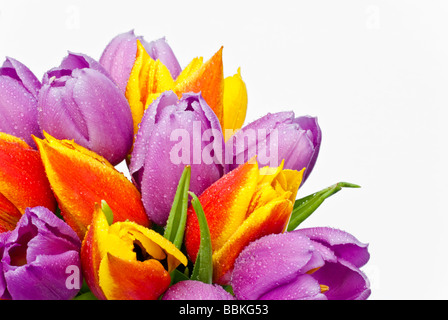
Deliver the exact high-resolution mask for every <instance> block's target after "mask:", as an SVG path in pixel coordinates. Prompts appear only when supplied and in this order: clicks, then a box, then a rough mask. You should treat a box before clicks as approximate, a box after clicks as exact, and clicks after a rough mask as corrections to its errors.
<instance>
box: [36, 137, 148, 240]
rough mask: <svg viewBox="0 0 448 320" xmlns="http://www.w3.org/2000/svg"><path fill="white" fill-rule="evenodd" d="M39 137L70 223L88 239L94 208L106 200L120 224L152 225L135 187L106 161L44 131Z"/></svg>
mask: <svg viewBox="0 0 448 320" xmlns="http://www.w3.org/2000/svg"><path fill="white" fill-rule="evenodd" d="M44 136H45V139H38V138H35V139H34V140H35V142H36V145H37V146H38V149H39V152H40V155H41V158H42V163H43V165H44V167H45V172H46V174H47V177H48V180H49V182H50V185H51V188H52V189H53V192H54V194H55V196H56V199H57V201H58V203H59V207H60V209H61V214H62V216H63V217H64V220H65V221H66V222H67V224H68V225H69V226H70V227H72V228H73V230H75V232H76V233H77V234H78V236H79V237H80V239H83V238H84V234H85V232H86V231H87V227H88V226H89V225H90V223H91V220H92V216H93V211H94V205H95V203H100V202H101V201H102V200H104V201H106V202H107V203H108V204H109V206H110V207H111V208H112V210H113V212H114V214H115V219H116V221H125V220H130V221H135V222H136V223H138V224H141V225H143V226H150V224H151V222H150V220H149V218H148V216H147V215H146V212H145V210H144V208H143V203H142V201H141V196H140V193H139V192H138V190H137V189H136V188H135V186H134V185H133V184H132V183H131V182H130V181H129V180H128V179H127V178H126V177H125V176H124V175H123V174H122V173H120V172H119V171H117V170H116V169H115V168H114V167H113V166H112V165H111V164H110V163H109V162H108V161H107V160H106V159H104V158H103V157H101V156H99V155H97V154H96V153H94V152H92V151H90V150H88V149H86V148H84V147H81V146H80V145H78V144H76V143H75V142H73V141H72V140H58V139H55V138H54V137H52V136H50V135H49V134H47V133H45V132H44Z"/></svg>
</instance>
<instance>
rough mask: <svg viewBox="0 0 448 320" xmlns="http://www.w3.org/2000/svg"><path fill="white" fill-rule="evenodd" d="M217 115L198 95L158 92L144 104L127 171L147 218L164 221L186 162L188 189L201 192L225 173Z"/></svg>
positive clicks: (221, 138)
mask: <svg viewBox="0 0 448 320" xmlns="http://www.w3.org/2000/svg"><path fill="white" fill-rule="evenodd" d="M223 150H224V139H223V135H222V131H221V126H220V124H219V121H218V118H217V117H216V115H215V114H214V113H213V111H212V109H211V108H210V107H209V106H208V105H207V103H206V102H205V101H204V99H203V98H202V97H201V95H200V94H193V93H190V94H184V95H183V97H182V98H181V99H180V100H179V99H178V97H177V95H176V94H174V93H173V92H172V91H167V92H165V93H163V94H162V95H161V96H160V97H159V98H158V99H156V100H155V101H154V102H153V103H152V104H151V105H150V106H149V107H148V109H146V111H145V114H144V115H143V119H142V122H141V124H140V129H139V131H138V133H137V135H136V138H135V144H134V150H133V152H132V155H131V163H130V167H129V169H130V173H131V175H132V178H133V181H134V183H135V184H136V186H137V188H139V190H140V191H141V193H142V200H143V205H144V206H145V209H146V212H147V213H148V215H149V217H150V219H151V220H152V221H154V222H155V223H156V224H159V225H165V224H166V221H167V219H168V215H169V212H170V209H171V206H172V204H173V200H174V195H175V193H176V189H177V186H178V183H179V179H180V177H181V175H182V172H183V170H184V168H185V166H186V165H190V166H191V182H190V190H191V191H192V192H194V193H196V194H201V193H202V192H203V191H204V190H205V189H206V188H207V187H209V186H210V185H211V184H212V183H213V182H215V181H216V180H218V179H219V178H220V177H221V176H222V175H223V173H224V170H225V168H224V165H223V159H222V156H221V155H222V154H223Z"/></svg>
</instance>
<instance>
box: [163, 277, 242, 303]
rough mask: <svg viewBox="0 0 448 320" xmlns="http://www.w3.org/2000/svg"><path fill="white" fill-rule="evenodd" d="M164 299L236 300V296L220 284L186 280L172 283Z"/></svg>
mask: <svg viewBox="0 0 448 320" xmlns="http://www.w3.org/2000/svg"><path fill="white" fill-rule="evenodd" d="M162 300H235V298H234V297H233V296H232V295H231V294H230V293H229V292H227V291H226V290H224V289H223V287H221V286H219V285H215V284H207V283H204V282H201V281H194V280H185V281H181V282H178V283H176V284H174V285H172V286H171V287H170V288H169V289H168V290H167V291H166V292H165V294H164V295H163V298H162Z"/></svg>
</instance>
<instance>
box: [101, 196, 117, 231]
mask: <svg viewBox="0 0 448 320" xmlns="http://www.w3.org/2000/svg"><path fill="white" fill-rule="evenodd" d="M101 210H103V213H104V215H105V216H106V220H107V223H108V224H109V225H112V223H113V222H114V213H113V212H112V209H111V208H110V207H109V205H108V204H107V202H106V201H104V200H101Z"/></svg>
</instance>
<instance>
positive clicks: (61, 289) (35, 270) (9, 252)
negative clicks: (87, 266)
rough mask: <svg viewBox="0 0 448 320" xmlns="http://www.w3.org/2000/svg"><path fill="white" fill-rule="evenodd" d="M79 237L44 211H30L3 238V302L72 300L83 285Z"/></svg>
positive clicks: (0, 266)
mask: <svg viewBox="0 0 448 320" xmlns="http://www.w3.org/2000/svg"><path fill="white" fill-rule="evenodd" d="M80 248H81V241H80V240H79V238H78V236H77V235H76V233H75V232H74V231H73V230H72V229H71V228H70V227H69V226H68V225H67V224H66V223H65V222H64V221H63V220H61V219H59V218H58V217H56V215H55V214H54V213H53V212H51V211H49V210H48V209H47V208H45V207H34V208H27V209H26V211H25V214H24V215H23V216H22V218H21V219H20V220H19V222H18V223H17V226H16V228H15V229H14V230H13V231H8V232H5V233H2V234H0V298H1V299H12V300H67V299H72V298H73V297H74V296H75V295H76V294H77V292H78V291H79V289H80V287H81V284H82V277H81V272H80V270H81V269H80V268H81V262H80V255H79V251H80Z"/></svg>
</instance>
